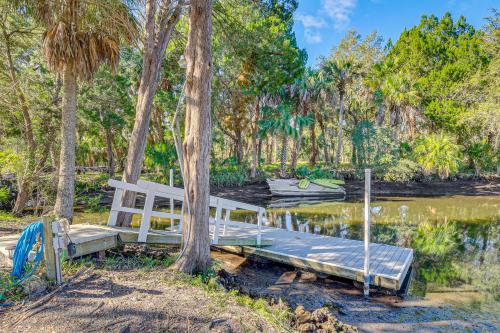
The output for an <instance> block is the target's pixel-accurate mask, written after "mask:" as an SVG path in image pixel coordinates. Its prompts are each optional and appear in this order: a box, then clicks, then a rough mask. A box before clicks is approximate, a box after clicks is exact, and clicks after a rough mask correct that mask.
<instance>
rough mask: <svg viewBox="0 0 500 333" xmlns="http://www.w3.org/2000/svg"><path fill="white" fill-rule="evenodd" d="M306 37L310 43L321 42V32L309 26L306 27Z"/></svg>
mask: <svg viewBox="0 0 500 333" xmlns="http://www.w3.org/2000/svg"><path fill="white" fill-rule="evenodd" d="M304 39H305V40H306V42H307V43H309V44H318V43H321V35H320V34H319V32H317V31H313V30H311V29H307V28H306V29H304Z"/></svg>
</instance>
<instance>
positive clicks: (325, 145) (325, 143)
mask: <svg viewBox="0 0 500 333" xmlns="http://www.w3.org/2000/svg"><path fill="white" fill-rule="evenodd" d="M318 123H319V128H320V129H321V136H322V137H323V155H324V159H325V163H328V162H329V161H330V157H329V156H328V141H327V138H326V136H327V134H326V128H325V122H324V121H323V116H322V115H319V117H318Z"/></svg>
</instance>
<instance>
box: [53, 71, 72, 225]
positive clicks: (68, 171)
mask: <svg viewBox="0 0 500 333" xmlns="http://www.w3.org/2000/svg"><path fill="white" fill-rule="evenodd" d="M61 123H62V126H61V153H60V157H59V159H60V165H59V181H58V184H57V197H56V204H55V207H54V213H55V215H56V217H58V218H67V219H68V220H70V221H71V219H72V218H73V200H74V195H75V142H76V77H75V75H74V73H73V68H72V66H70V65H67V66H66V67H65V69H64V73H63V99H62V119H61Z"/></svg>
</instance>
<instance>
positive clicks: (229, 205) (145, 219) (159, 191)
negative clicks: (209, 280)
mask: <svg viewBox="0 0 500 333" xmlns="http://www.w3.org/2000/svg"><path fill="white" fill-rule="evenodd" d="M108 184H109V186H112V187H115V188H116V190H115V195H114V198H113V203H112V206H111V211H110V214H109V219H108V225H109V226H115V225H116V218H117V216H118V212H125V213H132V214H141V215H142V218H141V225H140V228H139V237H138V241H139V242H146V240H147V234H148V231H149V229H150V227H151V217H152V216H155V217H162V218H170V219H171V220H172V221H173V220H174V219H177V220H179V229H178V230H179V231H182V224H183V221H184V216H183V211H184V209H182V211H181V214H173V205H172V203H173V200H177V201H180V202H182V205H184V190H183V189H181V188H176V187H173V186H167V185H163V184H158V183H154V182H149V181H145V180H139V181H138V182H137V185H135V184H130V183H125V182H122V181H118V180H114V179H110V180H109V181H108ZM125 190H127V191H133V192H138V193H144V194H146V201H145V203H144V208H143V209H139V208H131V207H123V206H121V199H122V196H123V192H124V191H125ZM155 197H161V198H167V199H170V202H171V210H170V213H166V212H160V211H154V210H153V205H154V200H155ZM209 207H214V208H215V209H216V213H215V218H211V217H210V218H209V223H213V224H214V233H213V235H212V241H211V243H212V245H216V244H218V241H219V237H220V236H219V235H220V229H221V225H222V228H223V229H222V235H223V236H224V235H225V234H226V226H229V225H233V226H234V225H237V224H234V223H232V222H231V219H230V215H231V211H233V210H236V209H245V210H249V211H254V212H256V213H257V228H258V233H257V245H261V227H262V221H263V219H264V217H265V209H264V208H262V207H259V206H254V205H250V204H246V203H243V202H238V201H234V200H229V199H223V198H219V197H216V196H210V202H209ZM223 210H225V216H224V218H223ZM172 230H173V229H172Z"/></svg>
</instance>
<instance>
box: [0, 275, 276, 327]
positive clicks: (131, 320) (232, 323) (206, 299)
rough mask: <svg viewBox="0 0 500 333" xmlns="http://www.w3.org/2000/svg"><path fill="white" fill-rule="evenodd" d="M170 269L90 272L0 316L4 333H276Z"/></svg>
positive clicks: (251, 313) (250, 313)
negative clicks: (181, 280) (179, 279)
mask: <svg viewBox="0 0 500 333" xmlns="http://www.w3.org/2000/svg"><path fill="white" fill-rule="evenodd" d="M169 274H171V273H169V272H168V270H166V269H154V270H152V271H149V272H145V271H143V270H137V269H134V270H124V271H108V270H94V269H90V270H89V271H88V272H86V273H84V274H80V276H78V277H76V278H75V279H74V280H73V281H71V282H70V283H69V285H68V286H66V287H65V288H62V289H61V290H60V291H58V292H56V293H55V294H54V295H53V296H52V297H47V296H44V297H42V298H41V299H39V300H38V301H37V300H35V301H34V302H29V303H28V304H26V305H24V306H19V307H17V308H14V309H10V310H9V311H6V312H3V313H0V332H12V333H14V332H121V333H125V332H252V331H268V332H274V331H275V329H273V328H272V327H271V326H270V325H268V324H267V322H266V320H265V319H264V318H262V317H260V316H259V315H258V314H257V313H256V312H254V311H251V310H249V309H248V308H245V307H243V306H241V305H238V304H237V303H236V302H229V303H227V302H228V301H227V299H213V297H210V296H209V295H207V293H205V292H204V290H203V289H202V288H201V287H194V286H190V285H187V284H186V283H176V281H175V279H173V277H172V276H169Z"/></svg>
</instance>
